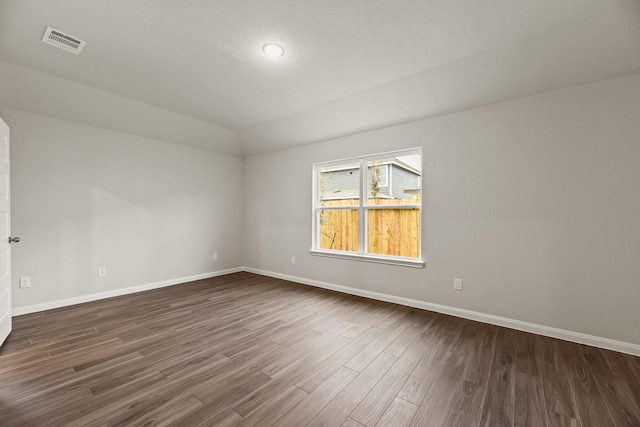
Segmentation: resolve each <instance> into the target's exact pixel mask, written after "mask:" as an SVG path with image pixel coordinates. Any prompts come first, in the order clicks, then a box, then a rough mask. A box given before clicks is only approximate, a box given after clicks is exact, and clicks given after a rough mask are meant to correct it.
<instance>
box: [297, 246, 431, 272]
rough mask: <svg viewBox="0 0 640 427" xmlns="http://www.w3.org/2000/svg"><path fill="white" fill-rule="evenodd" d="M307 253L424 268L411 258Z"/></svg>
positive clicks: (419, 261)
mask: <svg viewBox="0 0 640 427" xmlns="http://www.w3.org/2000/svg"><path fill="white" fill-rule="evenodd" d="M309 253H310V254H311V255H314V256H324V257H329V258H341V259H350V260H353V261H364V262H374V263H377V264H390V265H399V266H402V267H412V268H423V267H424V266H425V265H424V261H423V260H420V259H413V258H401V257H386V256H380V255H363V254H356V253H351V252H338V251H321V250H317V249H312V250H310V251H309Z"/></svg>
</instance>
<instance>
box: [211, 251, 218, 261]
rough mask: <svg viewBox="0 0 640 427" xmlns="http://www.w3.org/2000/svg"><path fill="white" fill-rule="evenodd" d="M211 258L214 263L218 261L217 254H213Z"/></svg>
mask: <svg viewBox="0 0 640 427" xmlns="http://www.w3.org/2000/svg"><path fill="white" fill-rule="evenodd" d="M212 258H213V260H214V261H217V260H218V252H214V253H213V256H212Z"/></svg>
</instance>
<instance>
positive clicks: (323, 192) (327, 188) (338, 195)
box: [318, 162, 360, 206]
mask: <svg viewBox="0 0 640 427" xmlns="http://www.w3.org/2000/svg"><path fill="white" fill-rule="evenodd" d="M318 182H319V189H318V190H319V191H318V193H319V195H320V206H358V205H359V203H360V164H359V163H354V162H351V163H345V164H341V165H331V166H325V167H322V168H320V170H319V177H318Z"/></svg>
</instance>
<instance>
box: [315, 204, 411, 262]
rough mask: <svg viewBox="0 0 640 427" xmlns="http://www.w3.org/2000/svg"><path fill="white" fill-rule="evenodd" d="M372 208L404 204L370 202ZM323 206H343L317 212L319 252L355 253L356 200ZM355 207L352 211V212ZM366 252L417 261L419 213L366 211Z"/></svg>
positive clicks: (386, 210) (356, 233) (401, 210)
mask: <svg viewBox="0 0 640 427" xmlns="http://www.w3.org/2000/svg"><path fill="white" fill-rule="evenodd" d="M369 203H370V204H375V205H401V204H406V203H407V200H399V199H373V200H370V201H369ZM322 205H323V206H344V207H345V208H344V209H327V210H322V211H321V212H320V248H321V249H333V250H339V251H354V252H355V251H357V250H358V210H357V209H356V208H355V207H357V206H358V201H357V200H332V201H326V200H325V201H323V202H322ZM351 206H354V208H351ZM367 212H368V227H367V252H368V253H370V254H380V255H395V256H403V257H411V258H417V257H418V256H419V255H420V235H419V233H420V210H419V209H418V208H415V209H414V208H409V209H407V208H405V209H397V208H396V209H368V210H367Z"/></svg>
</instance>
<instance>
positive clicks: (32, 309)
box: [11, 267, 245, 316]
mask: <svg viewBox="0 0 640 427" xmlns="http://www.w3.org/2000/svg"><path fill="white" fill-rule="evenodd" d="M240 271H245V269H244V267H235V268H229V269H226V270H220V271H212V272H209V273H203V274H196V275H193V276H187V277H179V278H176V279H169V280H163V281H161V282H154V283H147V284H144V285H138V286H131V287H128V288H122V289H115V290H112V291H105V292H98V293H95V294H89V295H82V296H79V297H73V298H65V299H61V300H56V301H50V302H44V303H42V304H33V305H27V306H24V307H14V308H13V310H11V315H12V316H20V315H22V314H29V313H36V312H38V311H45V310H51V309H53V308H60V307H66V306H69V305H75V304H82V303H83V302H90V301H96V300H101V299H105V298H111V297H118V296H121V295H128V294H134V293H136V292H142V291H149V290H151V289H158V288H164V287H166V286H173V285H179V284H181V283H186V282H193V281H194V280H201V279H210V278H212V277H216V276H223V275H225V274H231V273H238V272H240Z"/></svg>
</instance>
